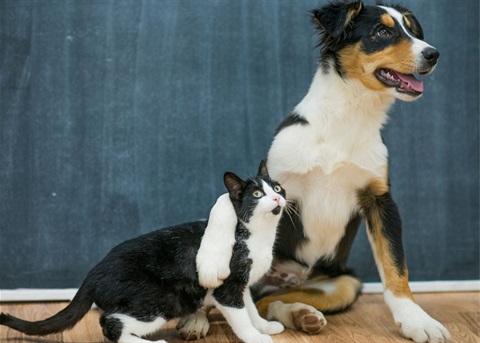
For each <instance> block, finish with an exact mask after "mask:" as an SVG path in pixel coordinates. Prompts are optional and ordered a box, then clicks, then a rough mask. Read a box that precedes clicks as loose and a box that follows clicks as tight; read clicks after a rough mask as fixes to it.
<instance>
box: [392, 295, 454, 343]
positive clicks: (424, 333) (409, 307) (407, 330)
mask: <svg viewBox="0 0 480 343" xmlns="http://www.w3.org/2000/svg"><path fill="white" fill-rule="evenodd" d="M385 301H386V302H387V304H388V305H389V307H390V309H391V310H392V313H393V319H394V321H395V324H396V325H397V326H398V327H399V329H400V333H401V334H402V335H403V336H404V337H406V338H409V339H411V340H413V341H415V342H416V343H426V342H429V343H448V342H451V340H452V338H451V336H450V333H449V332H448V330H447V329H446V328H445V327H444V326H443V325H442V324H440V323H439V322H438V321H436V320H435V319H433V318H432V317H430V316H429V315H428V314H427V313H426V312H425V311H424V310H423V309H422V308H421V307H420V306H418V305H417V304H415V303H414V302H413V301H412V300H410V299H407V298H397V297H395V296H393V295H392V294H391V293H390V292H389V291H386V292H385Z"/></svg>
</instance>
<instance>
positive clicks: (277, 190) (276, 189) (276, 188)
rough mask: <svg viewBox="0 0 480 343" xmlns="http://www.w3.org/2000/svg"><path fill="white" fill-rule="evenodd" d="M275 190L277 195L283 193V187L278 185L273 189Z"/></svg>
mask: <svg viewBox="0 0 480 343" xmlns="http://www.w3.org/2000/svg"><path fill="white" fill-rule="evenodd" d="M273 190H274V191H275V192H277V193H280V192H281V191H282V187H280V186H279V185H276V186H275V187H273Z"/></svg>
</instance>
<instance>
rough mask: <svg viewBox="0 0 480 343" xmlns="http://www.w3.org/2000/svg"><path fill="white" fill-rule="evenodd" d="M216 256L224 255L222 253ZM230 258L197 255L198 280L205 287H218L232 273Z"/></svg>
mask: <svg viewBox="0 0 480 343" xmlns="http://www.w3.org/2000/svg"><path fill="white" fill-rule="evenodd" d="M216 256H222V254H221V253H218V254H216ZM229 264H230V260H224V259H216V258H213V259H212V258H211V257H210V256H208V257H207V256H205V257H203V256H201V255H200V254H198V255H197V269H198V281H199V283H200V285H202V286H203V287H205V288H217V287H220V286H221V285H222V284H223V281H224V280H225V279H226V278H227V277H228V276H229V275H230V266H229Z"/></svg>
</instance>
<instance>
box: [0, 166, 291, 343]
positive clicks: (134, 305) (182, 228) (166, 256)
mask: <svg viewBox="0 0 480 343" xmlns="http://www.w3.org/2000/svg"><path fill="white" fill-rule="evenodd" d="M224 183H225V186H226V188H227V190H228V194H229V197H230V200H231V202H232V204H233V206H234V208H235V211H236V214H237V218H238V221H237V227H236V231H235V243H234V246H233V254H232V257H231V260H230V269H231V274H230V276H229V277H228V278H227V279H226V280H225V281H224V283H223V284H222V285H221V286H219V287H217V288H212V289H207V288H203V287H202V286H200V284H199V281H198V275H197V270H196V256H197V252H198V249H199V247H200V244H201V240H202V237H203V234H204V232H205V228H206V226H207V221H197V222H192V223H187V224H181V225H177V226H174V227H170V228H165V229H160V230H157V231H153V232H151V233H148V234H145V235H142V236H139V237H137V238H134V239H131V240H128V241H126V242H123V243H121V244H119V245H118V246H116V247H114V248H113V249H112V250H111V251H110V252H109V253H108V254H107V255H106V257H105V258H104V259H103V260H102V261H100V262H99V263H98V264H97V265H96V266H95V267H94V268H93V269H92V270H91V271H90V272H89V274H88V275H87V277H86V279H85V281H84V282H83V284H82V285H81V287H80V289H79V290H78V292H77V294H76V295H75V297H74V298H73V300H72V302H71V303H70V304H69V305H68V306H67V307H66V308H65V309H63V310H62V311H60V312H59V313H57V314H55V315H54V316H52V317H50V318H48V319H45V320H42V321H37V322H28V321H25V320H22V319H18V318H16V317H13V316H11V315H8V314H3V313H2V314H0V324H1V325H5V326H8V327H10V328H12V329H15V330H17V331H21V332H23V333H25V334H27V335H48V334H51V333H58V332H62V331H64V330H66V329H70V328H72V327H73V326H75V324H76V323H77V322H78V321H80V320H81V319H82V318H83V317H84V316H85V314H86V313H87V312H88V311H89V310H90V308H91V306H92V304H93V303H95V304H96V305H97V306H98V307H99V309H100V310H101V311H102V312H103V313H102V315H101V317H100V325H101V327H102V330H103V334H104V335H105V337H106V338H108V339H109V340H111V341H113V342H119V343H123V342H133V343H137V342H138V343H146V342H150V341H147V340H145V339H143V338H142V336H146V335H148V334H151V333H154V332H156V331H158V330H159V329H160V328H161V326H162V325H163V324H164V323H165V322H167V321H169V320H171V319H174V318H179V317H182V316H185V315H188V314H190V313H194V312H195V311H197V310H198V309H200V308H202V307H203V306H211V305H214V306H216V307H217V308H218V310H219V311H220V312H221V313H222V314H223V316H224V317H225V319H226V320H227V322H228V323H229V324H230V326H231V327H232V329H233V331H234V332H235V334H236V335H237V336H238V337H239V338H240V339H241V340H243V341H245V342H272V339H271V337H270V336H269V335H272V334H277V333H280V332H282V331H283V329H284V327H283V325H282V324H280V323H279V322H269V321H267V320H265V319H263V318H262V317H260V315H259V314H258V312H257V309H256V307H255V305H254V303H253V300H252V298H251V295H250V290H249V287H250V286H251V285H252V284H254V283H255V282H256V281H258V280H259V279H260V278H261V277H262V276H263V275H264V274H265V273H266V272H267V271H268V270H269V269H270V266H271V263H272V250H273V244H274V241H275V236H276V228H277V225H278V222H279V219H280V217H281V213H282V211H283V208H284V207H285V205H286V200H285V191H284V190H283V188H282V187H281V186H280V185H279V184H278V183H277V182H275V181H273V180H272V179H270V177H269V176H268V171H267V169H266V165H265V163H264V161H262V162H261V163H260V167H259V171H258V174H257V176H256V177H253V178H249V179H247V180H245V181H244V180H242V179H240V178H239V177H238V176H237V175H235V174H233V173H231V172H226V173H225V175H224ZM218 244H222V242H221V241H219V242H218ZM219 258H220V256H219ZM158 342H165V341H158Z"/></svg>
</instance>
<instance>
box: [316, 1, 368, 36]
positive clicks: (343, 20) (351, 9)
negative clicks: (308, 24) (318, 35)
mask: <svg viewBox="0 0 480 343" xmlns="http://www.w3.org/2000/svg"><path fill="white" fill-rule="evenodd" d="M362 8H363V3H362V2H361V1H354V2H334V3H331V4H328V5H326V6H323V7H320V8H319V9H316V10H313V11H312V14H313V18H312V19H313V22H314V23H315V24H316V25H317V26H318V28H319V29H320V30H324V31H326V32H327V33H328V34H329V35H330V36H332V37H333V38H339V37H340V36H341V34H342V33H343V32H344V31H345V29H346V28H347V27H348V25H349V24H350V23H351V22H352V21H353V20H354V19H355V17H356V16H357V15H358V14H359V13H360V11H361V10H362Z"/></svg>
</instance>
